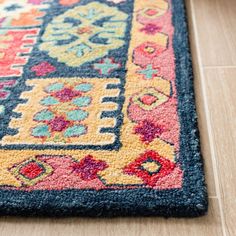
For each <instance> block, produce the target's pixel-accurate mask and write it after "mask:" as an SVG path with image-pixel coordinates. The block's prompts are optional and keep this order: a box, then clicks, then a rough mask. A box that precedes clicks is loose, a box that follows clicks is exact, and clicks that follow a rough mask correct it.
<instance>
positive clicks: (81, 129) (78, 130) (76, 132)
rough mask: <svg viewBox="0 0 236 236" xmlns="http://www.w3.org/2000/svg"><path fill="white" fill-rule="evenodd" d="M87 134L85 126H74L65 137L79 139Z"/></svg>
mask: <svg viewBox="0 0 236 236" xmlns="http://www.w3.org/2000/svg"><path fill="white" fill-rule="evenodd" d="M85 133H86V127H85V126H83V125H74V126H72V127H69V128H68V129H66V131H65V132H64V136H65V137H77V136H80V135H82V134H85Z"/></svg>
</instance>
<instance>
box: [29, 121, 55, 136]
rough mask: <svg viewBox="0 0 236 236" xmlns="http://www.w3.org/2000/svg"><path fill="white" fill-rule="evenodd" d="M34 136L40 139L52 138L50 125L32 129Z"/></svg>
mask: <svg viewBox="0 0 236 236" xmlns="http://www.w3.org/2000/svg"><path fill="white" fill-rule="evenodd" d="M32 135H33V136H34V137H38V138H44V137H50V136H51V134H50V132H49V127H48V125H45V124H43V125H38V126H36V127H34V128H33V129H32Z"/></svg>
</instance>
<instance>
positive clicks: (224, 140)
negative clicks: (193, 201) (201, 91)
mask: <svg viewBox="0 0 236 236" xmlns="http://www.w3.org/2000/svg"><path fill="white" fill-rule="evenodd" d="M205 74H206V84H207V91H208V101H209V109H210V110H209V113H210V119H211V125H212V130H213V137H212V138H213V141H214V145H215V150H216V159H217V166H218V173H219V180H220V187H221V196H222V203H223V211H224V218H225V220H226V229H227V231H228V233H229V235H230V236H235V235H236V227H235V219H236V188H235V183H236V92H235V89H236V68H235V69H208V70H205Z"/></svg>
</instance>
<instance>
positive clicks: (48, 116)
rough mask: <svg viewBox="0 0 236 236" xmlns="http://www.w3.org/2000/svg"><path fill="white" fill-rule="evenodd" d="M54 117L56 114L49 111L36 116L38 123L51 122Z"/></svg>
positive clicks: (43, 111)
mask: <svg viewBox="0 0 236 236" xmlns="http://www.w3.org/2000/svg"><path fill="white" fill-rule="evenodd" d="M53 117H54V114H53V113H52V112H51V111H49V110H42V111H40V112H38V113H37V114H36V115H35V116H34V120H37V121H49V120H51V119H52V118H53Z"/></svg>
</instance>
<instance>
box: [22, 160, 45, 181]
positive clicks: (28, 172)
mask: <svg viewBox="0 0 236 236" xmlns="http://www.w3.org/2000/svg"><path fill="white" fill-rule="evenodd" d="M44 172H45V170H44V168H43V167H42V166H41V165H39V164H38V163H36V162H35V161H31V162H28V163H27V164H26V165H24V166H23V167H21V169H20V171H19V173H20V174H21V175H23V176H24V177H26V178H28V179H35V178H37V177H38V176H40V175H41V174H42V173H44Z"/></svg>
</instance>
